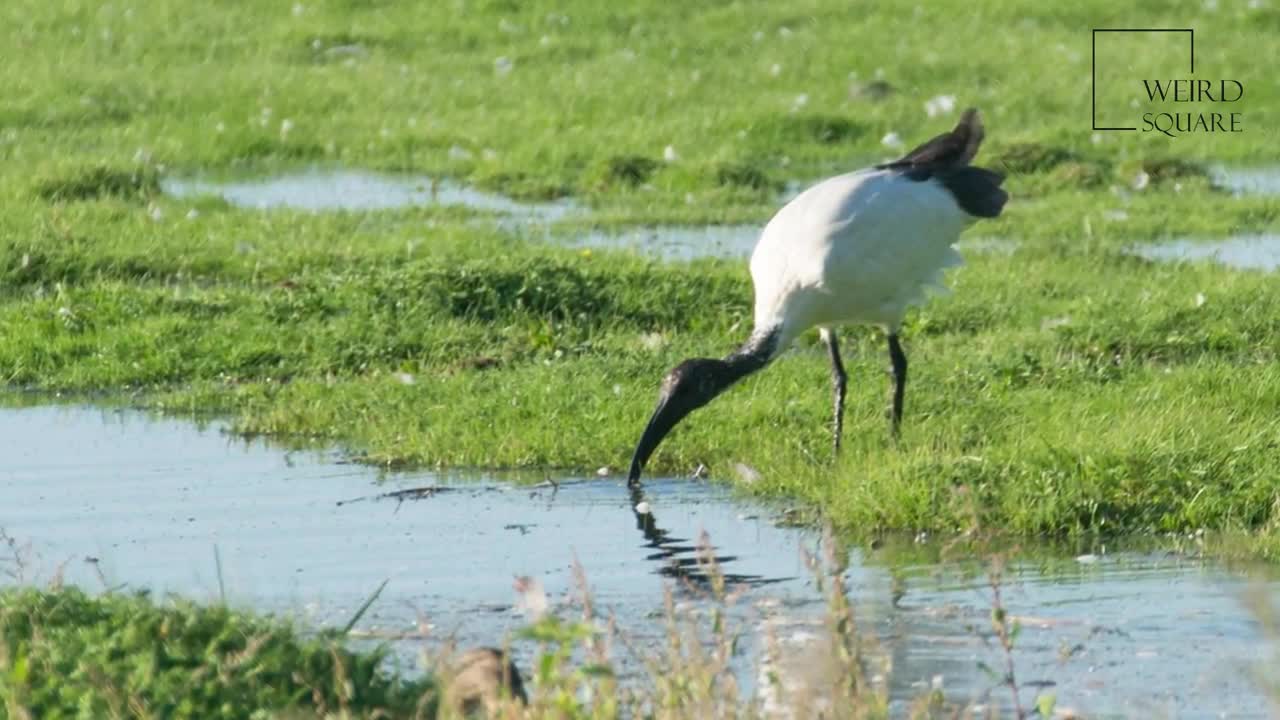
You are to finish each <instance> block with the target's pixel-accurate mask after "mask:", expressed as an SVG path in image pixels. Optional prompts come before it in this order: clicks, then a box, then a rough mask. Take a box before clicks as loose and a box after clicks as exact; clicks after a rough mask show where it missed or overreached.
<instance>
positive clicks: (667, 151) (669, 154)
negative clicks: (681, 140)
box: [662, 145, 680, 163]
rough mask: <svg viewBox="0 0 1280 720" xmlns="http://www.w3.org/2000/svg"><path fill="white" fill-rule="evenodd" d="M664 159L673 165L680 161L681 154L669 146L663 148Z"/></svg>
mask: <svg viewBox="0 0 1280 720" xmlns="http://www.w3.org/2000/svg"><path fill="white" fill-rule="evenodd" d="M662 159H663V160H665V161H667V162H669V163H673V162H675V161H677V160H679V159H680V154H679V153H677V152H676V149H675V147H674V146H672V145H668V146H666V147H664V148H662Z"/></svg>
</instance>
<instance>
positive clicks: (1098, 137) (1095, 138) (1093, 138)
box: [1089, 133, 1102, 145]
mask: <svg viewBox="0 0 1280 720" xmlns="http://www.w3.org/2000/svg"><path fill="white" fill-rule="evenodd" d="M1089 142H1091V143H1093V144H1094V145H1097V144H1099V143H1101V142H1102V133H1094V134H1092V135H1090V136H1089Z"/></svg>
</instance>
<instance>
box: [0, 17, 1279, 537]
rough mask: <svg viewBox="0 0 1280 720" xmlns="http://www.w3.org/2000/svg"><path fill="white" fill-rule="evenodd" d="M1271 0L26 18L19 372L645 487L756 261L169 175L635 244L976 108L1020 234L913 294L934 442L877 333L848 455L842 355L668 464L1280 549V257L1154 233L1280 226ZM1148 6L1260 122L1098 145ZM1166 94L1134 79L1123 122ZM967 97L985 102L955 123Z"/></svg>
mask: <svg viewBox="0 0 1280 720" xmlns="http://www.w3.org/2000/svg"><path fill="white" fill-rule="evenodd" d="M1255 5H1257V7H1249V6H1248V5H1246V4H1245V3H1227V2H1223V3H1221V4H1220V5H1219V4H1217V3H1199V2H1196V3H1174V2H1158V1H1155V0H1150V1H1147V2H1142V3H1137V4H1132V7H1129V8H1128V9H1124V8H1120V7H1118V6H1116V5H1114V4H1112V3H1104V2H1101V1H1100V0H1095V1H1091V2H1084V3H1077V4H1074V5H1071V6H1070V7H1068V6H1055V5H1052V4H1045V3H1036V2H1013V1H995V2H987V3H982V4H980V5H978V6H977V7H973V6H971V4H967V3H963V4H962V3H951V2H948V3H933V4H928V5H920V6H919V7H917V8H914V10H913V9H910V8H904V7H903V6H902V5H901V4H899V3H889V2H869V3H862V4H859V5H858V6H857V7H856V8H851V7H850V6H849V5H848V4H847V3H837V2H828V1H825V0H824V1H819V0H803V1H802V2H798V3H788V4H785V5H784V4H777V3H764V2H709V3H701V4H697V5H689V4H679V3H669V2H665V1H663V0H650V1H648V2H636V3H630V4H628V5H627V6H626V7H622V6H610V5H608V4H601V3H595V2H586V1H585V0H575V1H573V2H560V3H546V2H520V3H517V2H503V1H500V0H493V1H489V2H461V1H457V2H440V3H391V2H378V1H376V0H363V1H361V0H344V1H339V0H331V1H328V2H300V3H296V4H293V5H292V6H290V4H288V3H274V4H260V3H249V2H223V3H216V4H207V5H192V4H189V3H179V2H172V1H167V0H147V1H144V2H136V3H131V4H123V3H113V4H111V5H104V4H97V3H84V2H74V1H71V0H58V1H55V2H49V3H44V2H40V3H37V2H34V1H33V0H15V1H13V2H9V3H6V4H5V7H4V9H0V19H3V22H0V43H3V44H4V46H5V47H9V48H14V49H16V51H15V52H12V53H9V54H8V56H7V58H6V62H5V63H3V64H0V82H2V83H3V85H4V87H5V89H6V100H5V103H4V104H3V106H2V107H0V380H3V382H5V383H6V384H7V385H8V386H9V387H10V388H12V389H35V390H40V391H64V392H75V393H90V394H93V395H95V396H97V397H102V398H105V399H108V400H119V399H122V398H123V399H127V400H129V401H132V402H137V403H141V404H146V405H150V406H154V407H161V408H163V409H165V410H169V411H172V412H177V413H196V414H208V413H218V414H226V415H229V416H231V417H233V418H235V422H236V424H237V427H238V428H240V429H241V430H244V431H246V432H252V433H270V434H274V435H279V436H282V437H306V438H316V437H319V438H326V439H331V440H333V441H335V442H338V443H342V444H345V445H347V446H349V447H351V448H352V449H353V450H355V451H357V452H360V453H364V454H366V456H367V457H368V458H369V459H370V460H371V461H376V462H381V463H388V464H423V465H433V464H440V465H466V466H501V467H509V466H545V467H557V468H563V467H573V468H589V469H592V470H594V469H595V468H596V467H599V466H608V467H610V468H613V469H614V470H615V471H619V470H621V469H622V468H623V467H624V465H625V463H626V461H627V460H628V458H629V453H630V451H631V448H632V445H633V443H634V442H635V440H636V438H637V436H638V434H639V432H640V430H641V427H642V425H643V422H644V421H645V419H646V418H647V415H648V412H649V411H650V409H651V404H652V402H653V399H654V396H655V393H656V389H657V383H658V379H659V378H660V376H661V374H662V373H663V372H665V370H666V369H667V368H669V367H670V366H672V365H673V364H675V363H676V362H677V361H679V360H680V359H682V358H684V357H688V356H694V355H707V356H718V355H722V354H724V353H725V352H727V351H728V350H730V349H731V348H733V347H734V346H735V344H736V343H737V342H739V341H740V340H741V339H742V338H743V337H745V335H746V333H747V331H748V330H749V328H748V325H749V322H750V301H751V287H750V283H749V280H748V277H747V273H746V268H745V263H744V262H742V261H713V260H704V261H697V262H691V263H663V262H657V261H654V260H648V259H644V258H641V257H638V256H635V255H630V254H626V253H620V252H603V251H598V250H597V251H592V252H583V251H577V250H569V249H565V248H560V247H555V246H553V245H549V244H546V243H539V242H533V241H531V240H530V237H529V236H530V235H533V234H534V233H532V232H530V233H525V232H521V231H519V230H516V231H510V230H499V229H497V228H496V227H492V226H490V225H488V224H486V223H484V222H483V220H484V214H483V213H476V212H470V211H466V210H463V209H457V208H416V209H404V210H391V211H380V212H373V213H332V214H308V213H302V212H291V211H284V210H282V211H272V212H256V211H248V210H242V209H236V208H232V207H230V206H228V205H227V204H226V203H225V202H222V201H220V200H217V199H213V198H205V199H199V200H194V201H192V200H178V199H174V198H170V197H167V196H164V195H163V194H161V193H160V192H159V189H158V187H159V186H158V180H159V178H160V177H162V176H164V175H166V174H174V175H179V176H193V175H206V174H212V175H223V176H239V175H245V176H257V175H263V174H268V173H271V172H276V171H280V170H286V169H294V168H299V167H307V166H314V165H320V166H326V167H346V168H367V169H377V170H389V171H396V170H403V171H412V172H415V173H425V174H431V175H436V176H441V177H450V178H454V179H456V180H459V181H462V182H465V183H468V184H472V185H474V186H477V187H481V188H485V189H488V190H492V191H499V192H503V193H507V194H510V195H512V196H515V197H521V198H531V199H538V198H541V199H545V198H554V197H562V196H567V197H571V198H573V199H574V201H576V202H578V203H580V204H582V205H583V206H584V207H586V208H588V209H589V210H590V211H591V213H592V215H591V216H590V220H589V222H594V223H599V224H602V225H608V226H621V225H637V224H661V223H708V222H711V223H715V222H757V223H762V222H763V221H764V220H766V219H767V218H768V217H769V215H770V214H771V213H772V212H773V211H774V210H775V209H776V208H777V205H778V194H779V192H780V190H781V188H782V187H783V185H784V183H786V182H787V181H789V180H798V181H805V180H812V179H814V178H817V177H821V176H823V175H825V174H830V173H833V172H837V171H840V170H843V169H849V168H852V167H857V166H861V165H863V164H866V163H867V162H871V161H878V160H880V159H883V158H885V157H888V156H890V155H893V154H894V153H896V152H898V151H899V150H900V148H893V147H887V146H886V145H885V144H884V143H883V142H882V140H883V139H884V138H885V136H886V135H888V134H890V133H896V134H897V135H898V136H900V137H901V138H903V139H904V142H906V143H908V144H910V143H913V142H917V141H920V140H923V139H924V138H926V137H928V136H929V135H932V134H934V133H936V132H940V131H942V130H944V129H946V128H948V127H949V126H950V124H951V123H952V122H954V119H955V116H956V115H957V114H958V112H959V110H960V109H961V108H963V107H966V106H970V105H972V106H977V107H980V108H981V109H982V110H983V112H984V113H985V116H986V119H987V126H988V143H987V145H986V147H985V148H984V151H983V154H982V155H981V156H980V160H983V161H984V162H986V163H987V164H989V165H992V166H997V167H1001V168H1004V169H1005V170H1007V171H1008V172H1009V173H1010V174H1011V178H1010V181H1009V183H1008V186H1009V189H1010V191H1011V192H1012V193H1013V195H1014V200H1013V202H1011V203H1010V205H1009V207H1008V209H1007V212H1006V215H1005V216H1004V217H1003V218H1002V219H1001V220H1000V221H998V222H993V223H988V224H985V225H983V226H980V227H979V228H977V229H975V230H974V231H973V232H974V233H975V234H980V235H983V236H988V237H998V238H1003V239H1007V240H1010V241H1012V242H1013V243H1015V244H1014V245H1013V246H1011V247H1012V250H1011V251H1010V252H999V251H997V252H981V253H970V254H969V257H968V260H969V264H968V265H967V266H966V267H965V268H963V269H960V270H959V271H957V272H955V273H954V274H953V275H952V278H951V280H952V285H953V287H954V288H955V290H956V293H955V295H954V296H952V297H949V298H943V299H938V300H935V301H932V302H930V303H929V304H928V305H926V306H925V307H923V308H921V309H920V310H919V312H917V313H915V314H913V315H912V316H911V318H910V320H909V322H908V324H907V327H906V330H905V332H904V338H905V344H906V346H907V352H908V354H909V356H910V358H911V361H912V366H911V367H912V370H911V372H912V380H911V386H910V387H909V388H908V400H907V404H908V407H907V418H906V423H905V426H904V433H903V437H902V441H901V443H900V444H898V445H893V444H891V443H890V442H889V439H888V435H887V424H886V421H885V417H884V404H885V398H886V395H885V393H886V390H887V387H888V379H887V376H886V374H885V366H886V364H887V356H886V352H885V350H884V347H883V339H882V337H881V336H880V334H879V331H875V330H870V329H855V330H852V331H851V332H850V333H849V334H847V335H846V337H847V340H846V351H847V353H848V360H847V363H848V365H849V370H850V374H851V392H850V399H849V409H848V415H847V420H846V439H847V445H846V451H845V452H844V454H843V455H842V456H841V458H840V459H839V460H838V461H833V459H832V457H831V453H830V450H829V443H830V439H829V435H828V419H829V418H828V412H829V404H830V396H829V392H830V390H829V386H828V383H829V380H828V369H827V365H826V360H825V355H824V353H823V351H822V350H821V349H820V348H819V347H818V346H817V343H816V338H814V337H806V338H803V339H802V340H801V341H800V342H799V343H798V347H797V349H796V350H795V351H794V352H792V353H790V354H789V355H787V356H785V357H784V358H783V359H781V360H780V361H779V362H777V363H776V365H775V366H774V367H772V368H770V369H769V370H767V371H766V372H764V373H762V374H761V375H760V376H759V377H757V378H753V379H751V380H749V381H747V382H746V383H744V385H743V386H741V387H739V388H736V389H735V390H734V391H732V392H731V393H729V394H728V395H726V396H725V397H724V398H722V399H720V400H718V401H717V402H716V403H715V404H713V405H712V406H710V407H709V408H708V409H705V410H703V411H701V412H700V413H698V414H697V415H695V416H694V417H693V418H691V419H690V420H689V421H687V423H686V424H685V425H683V426H682V427H681V428H680V430H679V431H677V434H676V436H674V437H673V438H672V439H671V440H669V441H668V442H667V443H666V444H665V445H664V446H663V448H662V449H661V450H660V451H659V453H658V455H657V456H655V458H654V461H653V463H652V465H651V471H654V472H664V471H665V472H673V473H687V472H690V471H691V470H692V469H693V468H694V467H696V466H697V465H698V464H699V463H705V464H706V465H707V466H708V467H709V468H710V469H711V471H712V473H713V475H714V476H716V477H720V478H725V479H729V480H733V479H735V478H736V477H737V473H735V472H734V469H733V468H734V464H735V463H743V464H746V465H748V466H750V467H751V468H754V469H755V470H756V471H757V473H758V476H757V475H755V474H750V473H748V475H751V477H753V478H755V479H754V481H753V482H750V483H745V482H744V483H743V484H744V485H749V487H750V489H751V490H752V491H754V492H759V493H762V494H767V495H779V496H786V497H790V498H794V499H798V500H800V501H802V502H803V503H804V504H805V505H806V506H808V507H813V508H822V509H823V510H822V514H824V515H825V516H826V517H827V518H829V519H830V520H831V521H832V522H833V523H834V524H836V525H837V526H838V527H840V528H842V529H844V530H847V531H850V532H851V533H854V534H857V535H861V536H864V537H865V536H867V535H869V534H870V533H874V532H877V531H885V530H922V529H923V530H932V531H954V530H958V529H961V528H964V527H967V525H968V523H969V521H970V512H971V509H972V508H975V507H976V508H979V513H980V516H981V517H980V520H981V522H982V523H983V524H984V525H985V526H987V527H994V528H1000V529H1003V530H1007V531H1009V532H1011V533H1018V534H1024V533H1025V534H1031V533H1035V534H1047V535H1053V536H1058V537H1061V536H1070V535H1074V534H1081V533H1090V532H1099V531H1100V532H1105V533H1129V532H1179V533H1183V532H1189V531H1194V530H1197V529H1201V528H1205V529H1209V530H1221V531H1225V532H1226V534H1227V535H1230V536H1233V537H1236V538H1239V537H1244V538H1245V539H1246V543H1245V544H1246V546H1248V547H1249V548H1250V549H1252V550H1254V551H1256V552H1261V553H1263V554H1267V555H1272V554H1274V553H1275V552H1278V551H1280V533H1278V532H1277V531H1276V526H1277V523H1280V505H1277V497H1278V495H1277V491H1278V490H1280V449H1278V447H1277V437H1278V436H1277V431H1278V430H1280V412H1277V411H1278V410H1280V369H1277V368H1278V367H1280V366H1277V365H1276V364H1275V360H1276V355H1277V351H1278V350H1280V335H1278V334H1277V330H1280V292H1277V290H1276V284H1275V279H1274V278H1273V277H1271V276H1269V275H1265V274H1261V273H1258V272H1248V271H1233V270H1229V269H1224V268H1222V267H1218V266H1209V265H1199V266H1176V265H1165V264H1154V263H1152V262H1149V261H1145V260H1141V259H1137V258H1134V257H1132V256H1130V255H1128V254H1126V253H1125V252H1124V248H1126V247H1128V246H1129V245H1131V244H1133V243H1135V242H1143V241H1149V240H1153V239H1158V238H1162V237H1168V236H1192V237H1214V236H1224V235H1227V234H1230V233H1235V232H1265V231H1267V230H1268V229H1274V227H1275V225H1276V223H1277V219H1278V218H1280V198H1276V197H1258V196H1255V197H1246V196H1234V195H1230V194H1227V193H1224V192H1221V191H1218V190H1215V189H1214V188H1213V187H1212V186H1211V183H1210V182H1209V180H1208V178H1207V176H1206V168H1208V167H1211V166H1212V165H1215V164H1217V163H1225V164H1229V165H1259V164H1263V165H1265V164H1268V163H1277V162H1280V149H1278V148H1280V144H1277V143H1276V142H1274V140H1275V139H1276V135H1275V133H1274V131H1273V130H1272V129H1271V128H1273V127H1274V126H1275V123H1276V122H1277V121H1280V102H1278V101H1277V92H1278V90H1280V85H1277V83H1276V81H1275V79H1274V77H1272V76H1271V75H1270V74H1269V73H1268V72H1267V71H1266V67H1265V64H1263V63H1259V62H1258V61H1257V60H1258V58H1261V57H1272V56H1275V55H1277V54H1280V34H1277V33H1276V32H1275V29H1277V28H1280V7H1276V6H1275V3H1274V2H1271V3H1265V2H1264V3H1256V4H1255ZM1126 25H1136V26H1148V27H1155V26H1184V25H1189V26H1194V27H1195V29H1196V30H1197V40H1198V44H1197V48H1196V51H1197V55H1196V57H1197V73H1198V76H1202V77H1206V78H1218V77H1226V78H1234V79H1238V80H1240V81H1241V82H1242V83H1243V84H1244V86H1245V87H1246V98H1245V100H1244V101H1242V103H1241V105H1240V107H1239V108H1237V109H1239V110H1242V111H1243V112H1244V115H1245V132H1243V133H1239V134H1213V135H1189V136H1185V137H1180V138H1177V139H1169V138H1167V137H1164V136H1161V135H1153V134H1143V133H1104V134H1094V133H1093V132H1092V131H1091V130H1090V125H1089V122H1090V120H1089V117H1088V114H1087V107H1088V105H1089V94H1090V85H1089V73H1090V37H1091V35H1090V32H1089V30H1090V28H1092V27H1102V26H1126ZM1143 47H1145V46H1141V47H1139V48H1138V51H1136V52H1137V53H1138V54H1137V56H1138V57H1139V58H1141V59H1145V60H1151V58H1152V57H1155V55H1156V54H1158V53H1160V52H1166V51H1167V48H1166V47H1165V46H1163V45H1160V44H1158V43H1157V44H1156V45H1153V46H1151V47H1150V48H1146V49H1145V50H1144V49H1143ZM1144 53H1145V54H1144ZM1161 57H1163V56H1161ZM877 83H879V84H877ZM1131 89H1132V88H1130V89H1129V90H1131ZM1129 90H1125V89H1123V88H1122V87H1121V86H1120V85H1119V84H1118V83H1111V84H1109V85H1106V86H1104V87H1102V88H1100V90H1099V96H1098V105H1099V107H1106V108H1112V109H1114V108H1117V107H1119V108H1124V107H1126V106H1127V103H1128V101H1129V100H1130V99H1131V97H1130V95H1131V94H1132V93H1131V92H1130V91H1129ZM943 95H947V96H954V99H955V107H954V109H953V110H952V111H949V112H942V113H939V114H937V115H936V116H935V117H930V115H929V114H928V113H927V112H926V108H925V106H926V103H927V102H928V101H930V100H931V99H933V98H936V97H938V96H943ZM668 147H670V149H671V152H669V153H668V152H666V149H667V148H668ZM1141 172H1146V173H1147V176H1148V177H1149V178H1150V183H1149V184H1148V185H1147V186H1146V187H1145V188H1143V189H1140V190H1139V189H1133V185H1134V182H1135V178H1136V177H1137V176H1138V174H1139V173H1141ZM478 220H479V222H477V221H478ZM583 222H584V221H583V220H582V219H577V220H574V221H572V222H568V223H565V224H564V225H563V227H561V228H560V229H559V231H560V232H561V234H563V235H566V236H570V237H572V236H573V235H574V233H576V232H579V231H580V230H581V229H582V225H583ZM410 381H411V382H410Z"/></svg>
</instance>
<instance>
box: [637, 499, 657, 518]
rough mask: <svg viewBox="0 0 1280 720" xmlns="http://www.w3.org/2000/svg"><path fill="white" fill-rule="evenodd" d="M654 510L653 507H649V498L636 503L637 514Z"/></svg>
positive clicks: (646, 513)
mask: <svg viewBox="0 0 1280 720" xmlns="http://www.w3.org/2000/svg"><path fill="white" fill-rule="evenodd" d="M652 510H653V508H651V507H649V502H648V501H647V500H641V501H640V502H638V503H636V513H637V514H640V515H648V514H649V512H650V511H652Z"/></svg>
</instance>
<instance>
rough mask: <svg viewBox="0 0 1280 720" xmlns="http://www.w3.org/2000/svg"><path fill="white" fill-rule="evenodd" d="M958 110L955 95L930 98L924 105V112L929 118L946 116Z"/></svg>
mask: <svg viewBox="0 0 1280 720" xmlns="http://www.w3.org/2000/svg"><path fill="white" fill-rule="evenodd" d="M955 109H956V96H955V95H937V96H934V97H932V98H929V100H928V101H927V102H925V104H924V111H925V113H927V114H928V115H929V117H936V116H938V115H946V114H947V113H950V112H951V111H952V110H955Z"/></svg>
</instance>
